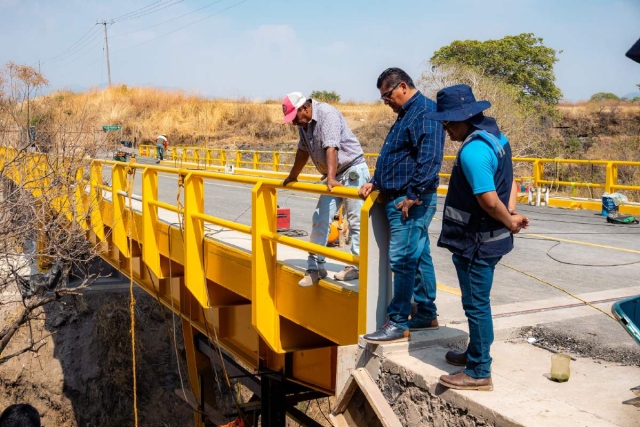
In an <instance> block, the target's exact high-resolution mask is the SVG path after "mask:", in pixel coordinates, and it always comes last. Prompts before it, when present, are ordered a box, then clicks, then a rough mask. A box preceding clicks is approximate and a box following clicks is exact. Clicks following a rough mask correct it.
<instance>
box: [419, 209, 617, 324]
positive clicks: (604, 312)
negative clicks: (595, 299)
mask: <svg viewBox="0 0 640 427" xmlns="http://www.w3.org/2000/svg"><path fill="white" fill-rule="evenodd" d="M433 219H435V220H438V221H442V219H440V218H436V217H434V218H433ZM429 234H430V235H431V236H434V237H437V236H435V235H434V234H431V233H429ZM498 264H500V265H501V266H503V267H507V268H510V269H511V270H513V271H517V272H518V273H521V274H524V275H525V276H528V277H531V278H532V279H534V280H537V281H538V282H540V283H544V284H545V285H547V286H551V287H552V288H554V289H557V290H559V291H562V292H564V293H565V294H567V295H569V296H570V297H571V298H575V299H577V300H578V301H581V302H583V303H584V304H586V305H588V306H589V307H591V308H595V309H596V310H598V311H599V312H601V313H603V314H604V315H605V316H607V317H610V318H611V319H613V320H615V321H616V322H617V320H616V318H615V317H613V316H612V315H611V314H609V313H607V312H606V311H604V310H603V309H601V308H600V307H596V306H595V305H593V304H591V303H590V302H589V301H587V300H584V299H582V298H580V297H579V296H577V295H574V294H572V293H571V292H569V291H567V290H566V289H564V288H561V287H560V286H558V285H554V284H553V283H549V282H547V281H546V280H542V279H541V278H539V277H537V276H534V275H533V274H531V273H527V272H526V271H522V270H520V269H517V268H515V267H513V266H510V265H508V264H505V263H503V262H499V263H498Z"/></svg>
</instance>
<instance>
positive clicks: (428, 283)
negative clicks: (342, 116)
mask: <svg viewBox="0 0 640 427" xmlns="http://www.w3.org/2000/svg"><path fill="white" fill-rule="evenodd" d="M377 87H378V90H379V91H380V95H382V96H381V99H382V100H383V101H384V103H385V104H386V105H388V106H389V107H391V109H392V110H393V111H394V112H395V113H396V114H397V115H398V117H397V119H396V121H395V123H394V124H393V126H392V127H391V129H390V130H389V134H388V135H387V137H386V139H385V141H384V144H383V146H382V149H381V151H380V156H379V157H378V161H377V163H376V170H375V172H374V176H373V179H372V180H371V181H370V182H369V183H367V184H365V185H364V186H363V187H362V188H361V189H360V196H361V197H363V198H366V197H367V196H368V195H369V194H370V193H371V191H373V190H378V191H379V194H378V196H377V198H376V201H377V202H379V203H382V204H383V205H384V211H385V214H386V217H387V219H388V221H389V231H390V237H391V238H390V242H389V264H390V266H391V271H392V272H393V298H392V300H391V302H390V303H389V305H388V306H387V318H388V321H387V322H386V323H385V324H384V325H383V326H382V327H381V328H380V329H378V330H377V331H375V332H372V333H369V334H366V335H364V336H363V339H364V340H365V341H367V342H369V343H373V344H385V343H390V342H398V341H407V340H409V339H410V331H417V330H427V329H432V330H433V329H438V314H437V311H436V305H435V299H436V274H435V270H434V268H433V261H432V259H431V250H430V247H429V224H430V223H431V220H432V219H433V215H434V214H435V212H436V205H437V194H436V191H437V189H438V184H439V182H440V180H439V177H438V172H440V167H441V166H442V152H443V148H444V132H443V131H442V126H441V125H440V123H439V122H436V121H433V120H429V119H427V117H426V114H427V113H429V112H431V111H434V110H435V109H436V104H435V102H433V101H432V100H430V99H429V98H427V97H425V96H424V95H423V94H422V93H420V91H419V90H418V89H417V88H416V87H415V85H414V84H413V80H412V79H411V77H410V76H409V75H408V74H407V73H406V72H404V71H403V70H401V69H400V68H388V69H387V70H385V71H383V72H382V74H380V76H379V77H378V81H377ZM412 298H413V300H414V301H415V303H416V308H417V312H415V313H414V314H413V315H411V313H412V304H411V299H412ZM410 315H411V319H409V316H410Z"/></svg>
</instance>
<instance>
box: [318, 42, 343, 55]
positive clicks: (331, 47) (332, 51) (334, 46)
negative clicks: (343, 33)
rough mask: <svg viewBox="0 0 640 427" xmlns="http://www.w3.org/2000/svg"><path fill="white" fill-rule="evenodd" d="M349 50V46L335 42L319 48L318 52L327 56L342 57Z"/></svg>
mask: <svg viewBox="0 0 640 427" xmlns="http://www.w3.org/2000/svg"><path fill="white" fill-rule="evenodd" d="M349 50H350V46H349V44H348V43H346V42H343V41H336V42H333V43H331V44H328V45H325V46H322V47H321V48H320V51H322V52H324V53H326V54H328V55H342V54H343V53H347V52H348V51H349Z"/></svg>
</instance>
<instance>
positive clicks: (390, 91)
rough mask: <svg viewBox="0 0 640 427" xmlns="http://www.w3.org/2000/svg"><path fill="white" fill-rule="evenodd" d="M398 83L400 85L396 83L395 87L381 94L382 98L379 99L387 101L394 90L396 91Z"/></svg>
mask: <svg viewBox="0 0 640 427" xmlns="http://www.w3.org/2000/svg"><path fill="white" fill-rule="evenodd" d="M400 83H402V82H398V83H396V85H395V86H394V87H393V88H392V89H391V90H388V91H386V92H385V93H383V94H382V96H381V97H380V99H382V100H385V99H386V100H389V99H390V98H389V97H390V96H391V94H392V93H393V91H394V90H396V89H397V88H398V86H400Z"/></svg>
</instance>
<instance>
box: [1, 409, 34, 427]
mask: <svg viewBox="0 0 640 427" xmlns="http://www.w3.org/2000/svg"><path fill="white" fill-rule="evenodd" d="M40 426H41V424H40V414H39V413H38V410H37V409H36V408H34V407H33V406H31V405H29V404H27V403H20V404H16V405H11V406H8V407H7V408H6V409H5V410H4V411H3V412H2V415H0V427H40Z"/></svg>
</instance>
